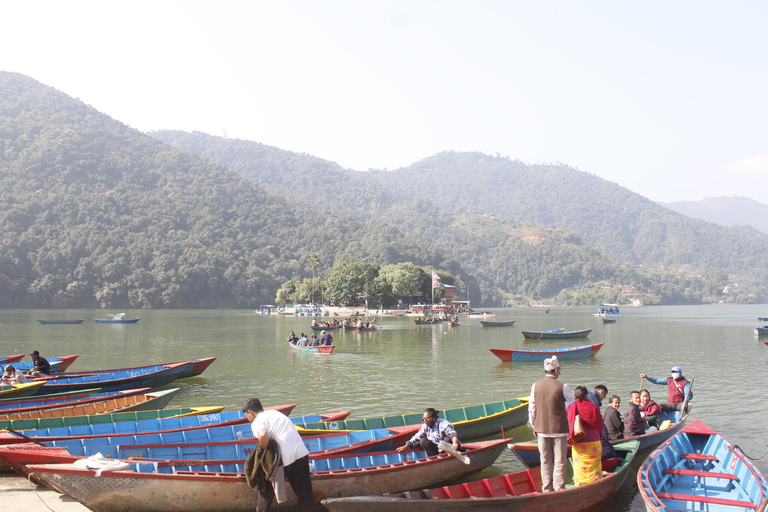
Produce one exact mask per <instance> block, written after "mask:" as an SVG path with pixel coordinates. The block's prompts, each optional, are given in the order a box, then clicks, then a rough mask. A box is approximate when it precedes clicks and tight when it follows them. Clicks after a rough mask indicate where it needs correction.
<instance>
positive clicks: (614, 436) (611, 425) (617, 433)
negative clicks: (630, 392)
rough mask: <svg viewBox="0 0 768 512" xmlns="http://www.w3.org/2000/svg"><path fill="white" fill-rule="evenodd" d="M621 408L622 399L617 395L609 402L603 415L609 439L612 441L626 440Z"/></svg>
mask: <svg viewBox="0 0 768 512" xmlns="http://www.w3.org/2000/svg"><path fill="white" fill-rule="evenodd" d="M619 407H621V398H619V397H618V396H617V395H612V396H611V398H610V399H609V400H608V408H607V409H606V410H605V414H603V423H605V428H606V429H607V430H608V438H609V439H610V440H611V441H616V440H618V439H624V421H623V420H622V419H621V413H620V412H619Z"/></svg>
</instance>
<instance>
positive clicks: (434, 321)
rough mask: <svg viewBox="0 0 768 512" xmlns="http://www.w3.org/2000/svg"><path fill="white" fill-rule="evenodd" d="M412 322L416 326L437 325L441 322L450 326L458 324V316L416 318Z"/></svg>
mask: <svg viewBox="0 0 768 512" xmlns="http://www.w3.org/2000/svg"><path fill="white" fill-rule="evenodd" d="M413 321H414V322H416V323H417V324H439V323H441V322H451V323H452V324H458V323H459V315H442V316H425V317H416V318H415V319H414V320H413Z"/></svg>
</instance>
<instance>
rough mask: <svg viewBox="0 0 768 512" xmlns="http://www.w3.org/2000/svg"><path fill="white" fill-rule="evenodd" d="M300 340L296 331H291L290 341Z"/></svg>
mask: <svg viewBox="0 0 768 512" xmlns="http://www.w3.org/2000/svg"><path fill="white" fill-rule="evenodd" d="M298 340H299V338H297V337H296V333H295V332H293V331H291V334H289V335H288V341H289V342H290V343H296V342H297V341H298Z"/></svg>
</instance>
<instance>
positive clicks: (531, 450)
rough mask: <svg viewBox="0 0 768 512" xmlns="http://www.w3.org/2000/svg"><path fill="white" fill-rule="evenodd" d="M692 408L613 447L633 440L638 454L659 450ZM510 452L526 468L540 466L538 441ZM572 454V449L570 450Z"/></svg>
mask: <svg viewBox="0 0 768 512" xmlns="http://www.w3.org/2000/svg"><path fill="white" fill-rule="evenodd" d="M690 410H691V406H688V412H686V413H685V414H683V415H682V417H681V416H680V412H678V411H674V412H671V413H667V412H662V413H661V416H660V417H659V424H660V425H663V424H664V422H665V421H666V420H669V421H670V425H669V426H668V427H667V428H664V429H661V430H656V431H654V432H648V433H646V434H643V435H641V436H637V437H631V438H627V439H618V440H616V441H611V444H612V445H614V446H615V445H618V444H620V443H622V442H624V441H627V440H632V441H637V442H638V443H639V446H638V449H637V453H638V454H643V453H648V452H650V451H651V450H654V449H656V448H658V447H659V446H660V445H661V444H662V443H663V442H664V441H666V440H667V439H669V438H670V437H672V436H674V435H675V434H677V433H678V432H680V430H682V428H683V427H684V426H685V422H686V421H687V420H688V414H689V413H690ZM509 449H510V450H512V452H513V453H514V454H515V456H517V458H518V459H519V460H520V462H522V463H523V465H524V466H525V467H528V468H535V467H538V466H539V464H540V460H539V446H538V443H537V442H536V441H523V442H520V443H514V444H512V445H511V446H510V447H509ZM569 453H570V449H569Z"/></svg>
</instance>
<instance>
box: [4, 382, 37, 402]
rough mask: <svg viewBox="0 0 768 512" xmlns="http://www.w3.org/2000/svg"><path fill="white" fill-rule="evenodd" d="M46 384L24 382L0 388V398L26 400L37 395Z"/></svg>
mask: <svg viewBox="0 0 768 512" xmlns="http://www.w3.org/2000/svg"><path fill="white" fill-rule="evenodd" d="M44 384H45V382H22V383H21V384H8V385H5V386H0V398H12V399H16V398H25V397H30V396H33V395H35V394H36V393H37V392H38V391H40V388H41V387H43V385H44Z"/></svg>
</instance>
